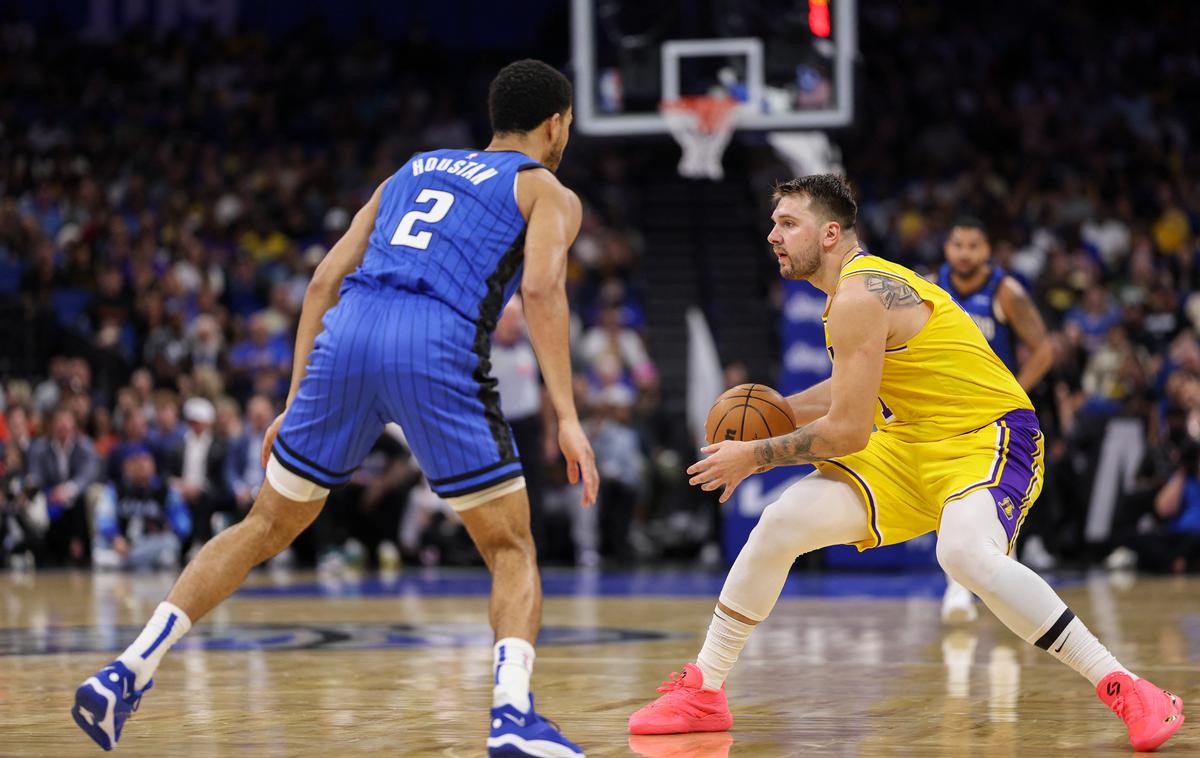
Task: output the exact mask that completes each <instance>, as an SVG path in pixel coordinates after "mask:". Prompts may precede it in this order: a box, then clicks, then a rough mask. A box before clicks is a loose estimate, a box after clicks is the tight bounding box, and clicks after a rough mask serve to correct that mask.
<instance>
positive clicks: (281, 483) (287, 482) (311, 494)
mask: <svg viewBox="0 0 1200 758" xmlns="http://www.w3.org/2000/svg"><path fill="white" fill-rule="evenodd" d="M267 481H268V482H270V483H271V487H272V488H274V490H275V491H276V492H278V493H279V494H280V495H283V496H284V497H286V498H287V499H288V500H295V501H296V502H297V503H307V502H310V501H313V500H320V499H321V498H323V497H325V496H326V495H328V494H329V488H328V487H323V486H321V485H319V484H317V483H315V482H310V481H309V480H307V479H305V478H304V477H302V476H300V475H299V474H297V473H295V472H293V471H289V470H288V469H286V468H284V465H283V464H282V463H280V462H279V461H278V460H277V459H276V458H275V454H274V453H272V454H271V459H270V460H269V461H267Z"/></svg>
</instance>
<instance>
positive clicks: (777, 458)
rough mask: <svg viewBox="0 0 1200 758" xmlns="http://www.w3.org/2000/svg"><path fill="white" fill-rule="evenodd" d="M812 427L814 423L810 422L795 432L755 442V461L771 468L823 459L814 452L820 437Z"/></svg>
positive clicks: (760, 465) (761, 465)
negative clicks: (813, 447)
mask: <svg viewBox="0 0 1200 758" xmlns="http://www.w3.org/2000/svg"><path fill="white" fill-rule="evenodd" d="M811 427H812V424H808V425H807V426H802V427H800V428H799V429H797V430H796V431H794V432H790V433H788V434H784V435H782V436H779V437H772V438H770V439H765V440H759V441H758V442H756V443H754V462H755V463H757V464H758V466H759V467H760V468H761V467H763V466H766V467H768V468H770V467H773V466H795V465H797V464H800V463H812V462H813V461H819V460H822V458H821V456H819V455H813V454H812V446H813V443H814V442H816V441H817V440H818V439H820V437H818V436H817V435H816V433H814V432H813V431H810V430H811Z"/></svg>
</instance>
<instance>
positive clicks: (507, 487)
mask: <svg viewBox="0 0 1200 758" xmlns="http://www.w3.org/2000/svg"><path fill="white" fill-rule="evenodd" d="M523 489H525V477H523V476H518V477H515V478H513V479H505V480H504V481H503V482H500V483H499V484H493V485H492V486H491V487H488V488H487V489H483V490H480V491H478V492H472V493H471V494H469V495H459V496H458V497H448V498H445V500H446V502H447V503H449V504H450V507H451V508H453V509H454V510H455V512H457V513H462V512H463V511H469V510H471V509H472V508H478V507H479V506H481V505H483V504H484V503H490V502H492V501H493V500H495V499H497V498H501V497H504V496H505V495H511V494H512V493H514V492H520V491H521V490H523Z"/></svg>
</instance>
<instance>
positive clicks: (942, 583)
mask: <svg viewBox="0 0 1200 758" xmlns="http://www.w3.org/2000/svg"><path fill="white" fill-rule="evenodd" d="M1044 576H1045V577H1046V578H1047V580H1048V581H1050V584H1051V585H1052V586H1054V587H1064V586H1070V585H1073V584H1078V583H1080V582H1082V581H1083V577H1082V576H1070V575H1053V574H1048V575H1044ZM724 583H725V573H724V572H721V573H704V572H697V571H644V572H604V573H598V572H586V571H572V570H549V571H543V572H542V592H543V594H544V595H546V596H547V597H707V598H715V597H716V596H717V595H718V594H719V593H720V591H721V586H722V585H723V584H724ZM945 589H946V577H945V575H944V574H942V573H941V572H940V571H919V572H906V573H901V572H889V573H875V572H855V571H837V572H823V573H814V574H807V573H805V574H793V575H792V576H789V577H788V580H787V584H785V585H784V588H783V597H815V598H864V597H866V598H909V597H930V598H933V597H941V595H942V592H943V591H945ZM490 592H491V578H490V577H489V576H488V574H487V572H486V571H484V570H482V569H479V570H473V569H436V570H433V569H430V570H419V571H413V572H405V573H403V574H399V575H396V576H391V577H386V576H364V577H361V578H353V579H346V578H344V579H338V580H329V581H320V582H318V581H300V582H297V583H295V584H283V585H261V586H256V587H243V588H242V589H240V590H238V593H237V594H238V595H240V596H245V597H396V596H404V595H411V596H424V597H456V596H486V595H487V594H488V593H490Z"/></svg>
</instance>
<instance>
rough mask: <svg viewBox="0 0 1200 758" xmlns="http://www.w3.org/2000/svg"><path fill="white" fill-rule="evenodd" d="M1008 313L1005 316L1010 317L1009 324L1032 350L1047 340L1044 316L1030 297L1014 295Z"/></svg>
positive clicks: (1022, 294)
mask: <svg viewBox="0 0 1200 758" xmlns="http://www.w3.org/2000/svg"><path fill="white" fill-rule="evenodd" d="M1007 311H1008V312H1007V313H1005V314H1004V315H1005V316H1007V317H1008V323H1010V324H1012V326H1013V329H1015V330H1016V332H1017V336H1019V337H1020V338H1021V340H1022V341H1023V342H1024V343H1025V344H1026V346H1028V347H1029V348H1030V349H1036V348H1037V346H1038V345H1039V344H1041V342H1042V340H1044V339H1046V324H1045V323H1044V322H1043V321H1042V314H1041V313H1039V312H1038V309H1037V306H1035V305H1034V304H1033V301H1032V300H1030V299H1029V296H1028V295H1026V294H1024V293H1021V294H1019V295H1017V294H1014V295H1013V297H1012V298H1011V299H1010V300H1009V301H1008V309H1007Z"/></svg>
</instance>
